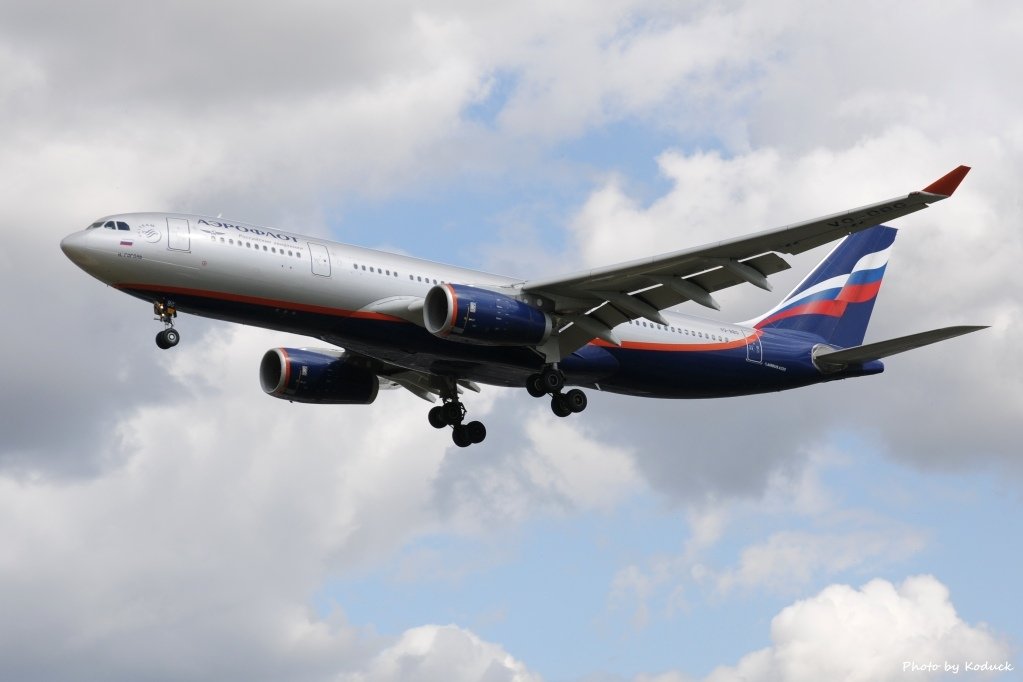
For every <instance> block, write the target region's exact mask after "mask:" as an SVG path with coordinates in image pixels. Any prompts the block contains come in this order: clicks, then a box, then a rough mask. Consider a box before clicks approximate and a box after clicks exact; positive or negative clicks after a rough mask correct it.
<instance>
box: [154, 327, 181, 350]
mask: <svg viewBox="0 0 1023 682" xmlns="http://www.w3.org/2000/svg"><path fill="white" fill-rule="evenodd" d="M180 340H181V335H180V334H178V332H177V330H175V329H174V328H173V327H170V328H167V329H164V330H163V331H162V332H160V333H159V334H157V335H156V345H157V346H159V347H160V348H162V349H163V350H167V349H168V348H173V347H174V346H176V345H178V341H180Z"/></svg>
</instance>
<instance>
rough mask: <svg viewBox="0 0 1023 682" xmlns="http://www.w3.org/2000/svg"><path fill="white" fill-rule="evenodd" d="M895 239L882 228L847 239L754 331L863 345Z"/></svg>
mask: <svg viewBox="0 0 1023 682" xmlns="http://www.w3.org/2000/svg"><path fill="white" fill-rule="evenodd" d="M895 235H896V230H895V229H894V228H891V227H886V226H883V225H878V226H877V227H871V228H869V229H866V230H863V231H862V232H857V233H855V234H852V235H850V236H848V237H846V238H845V239H844V240H842V242H841V243H839V245H838V246H837V247H835V249H834V250H833V251H832V252H831V253H830V254H829V255H828V256H827V257H826V258H825V259H824V260H822V261H821V262H820V264H819V265H818V266H817V267H816V268H814V270H813V272H811V273H810V274H809V275H807V277H806V278H805V279H804V280H803V281H802V282H800V283H799V285H798V286H797V287H796V288H795V289H793V290H792V293H790V294H789V295H788V296H786V297H785V299H784V300H783V301H782V302H781V303H780V304H779V305H778V306H776V307H775V308H773V309H772V310H771V311H770V312H768V313H767V314H765V315H764V316H762V317H761V318H760V319H759V320H757V321H756V322H755V323H754V326H755V327H756V328H757V329H793V330H797V331H801V332H806V333H809V334H814V335H816V336H819V337H821V338H822V339H823V340H824V341H825V342H827V343H830V344H834V345H838V346H843V347H848V346H856V345H859V344H861V343H863V337H864V336H865V335H866V332H867V322H869V321H870V313H871V312H872V311H873V310H874V302H875V301H876V300H877V294H878V291H879V290H880V289H881V280H882V279H883V278H884V272H885V268H886V267H888V256H889V254H890V253H891V250H892V245H893V244H894V243H895Z"/></svg>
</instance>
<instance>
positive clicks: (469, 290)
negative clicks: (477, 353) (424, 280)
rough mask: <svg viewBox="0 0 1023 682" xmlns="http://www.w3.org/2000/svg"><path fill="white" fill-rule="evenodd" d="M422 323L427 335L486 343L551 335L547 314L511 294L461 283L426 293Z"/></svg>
mask: <svg viewBox="0 0 1023 682" xmlns="http://www.w3.org/2000/svg"><path fill="white" fill-rule="evenodd" d="M423 322H424V323H425V324H426V329H427V331H429V332H430V333H431V334H433V335H435V336H439V337H441V338H444V339H448V340H450V341H460V342H462V343H475V344H480V345H486V346H536V345H539V344H541V343H543V342H544V341H546V340H547V338H548V337H549V336H550V335H551V326H552V323H551V318H550V316H549V315H548V314H547V313H545V312H543V311H542V310H539V309H538V308H534V307H533V306H531V305H529V304H527V303H523V302H522V301H519V300H516V299H514V298H512V297H511V296H505V295H504V294H499V293H497V292H496V291H490V290H489V289H480V288H477V287H471V286H466V285H463V284H438V285H437V286H435V287H433V288H432V289H430V290H429V291H428V292H427V293H426V299H425V301H424V303H423Z"/></svg>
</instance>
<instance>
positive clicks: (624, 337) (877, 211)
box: [60, 166, 985, 447]
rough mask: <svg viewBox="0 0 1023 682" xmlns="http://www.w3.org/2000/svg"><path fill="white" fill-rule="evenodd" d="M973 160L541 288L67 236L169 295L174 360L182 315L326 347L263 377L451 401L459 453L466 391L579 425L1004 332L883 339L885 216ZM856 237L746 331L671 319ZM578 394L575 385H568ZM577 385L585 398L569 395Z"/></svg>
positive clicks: (232, 249)
mask: <svg viewBox="0 0 1023 682" xmlns="http://www.w3.org/2000/svg"><path fill="white" fill-rule="evenodd" d="M969 170H970V168H969V167H968V166H959V167H958V168H956V169H955V170H953V171H951V172H950V173H948V174H946V175H945V176H943V177H942V178H940V179H939V180H937V181H935V182H933V183H931V184H930V185H928V186H927V187H925V188H924V189H923V190H920V191H915V192H910V193H909V194H906V195H904V196H900V197H896V198H894V199H887V200H884V201H879V202H875V203H872V204H869V205H866V206H862V207H859V208H854V209H850V210H847V211H843V212H840V213H835V214H832V215H828V216H824V217H821V218H815V219H813V220H809V221H805V222H801V223H796V224H792V225H787V226H784V227H779V228H775V229H770V230H765V231H761V232H757V233H753V234H750V235H747V236H743V237H738V238H733V239H729V240H725V241H720V242H716V243H712V244H708V245H705V246H700V247H696V248H690V249H684V250H680V251H674V252H671V253H665V254H661V255H656V256H652V257H649V258H642V259H638V260H631V261H628V262H624V263H618V264H616V265H610V266H606V267H600V268H593V269H587V270H582V271H579V272H574V273H570V274H567V275H559V276H554V277H540V278H537V279H521V278H514V277H504V276H499V275H494V274H489V273H485V272H478V271H474V270H469V269H465V268H461V267H455V266H451V265H443V264H440V263H436V262H432V261H427V260H421V259H418V258H412V257H409V256H404V255H398V254H394V253H387V252H383V251H378V250H373V249H368V248H363V247H359V246H353V245H347V244H340V243H335V242H332V241H328V240H325V239H319V238H313V237H306V236H302V235H299V234H294V233H291V232H286V231H282V230H277V229H273V228H267V227H260V226H257V225H252V224H248V223H243V222H238V221H233V220H225V219H221V218H220V217H217V218H212V217H208V216H198V215H182V214H177V213H127V214H121V215H112V216H109V217H104V218H101V219H99V220H96V221H95V222H93V223H92V224H90V225H89V227H87V228H86V229H84V230H81V231H78V232H75V233H73V234H71V235H69V236H67V237H66V238H65V239H63V240H62V241H61V243H60V246H61V249H62V250H63V251H64V253H65V254H66V255H67V256H68V258H70V259H71V260H72V261H73V262H74V263H75V264H76V265H78V266H79V267H80V268H82V269H83V270H85V271H86V272H87V273H88V274H90V275H92V276H93V277H95V278H97V279H99V280H100V281H102V282H105V283H106V284H108V285H110V286H112V287H114V288H116V289H119V290H120V291H123V292H124V293H127V294H130V295H132V296H135V297H137V298H140V299H142V300H145V301H147V302H149V303H151V304H152V306H153V311H154V315H155V317H156V319H157V320H158V321H159V322H161V323H162V324H163V329H162V330H161V331H160V332H159V333H158V334H157V336H156V344H157V346H159V347H160V348H162V349H167V348H171V347H173V346H176V345H177V344H178V342H179V340H180V335H179V333H178V331H177V329H176V328H175V327H174V319H175V318H176V316H177V314H178V312H185V313H190V314H194V315H200V316H203V317H209V318H213V319H217V320H225V321H229V322H236V323H240V324H246V325H253V326H257V327H264V328H267V329H274V330H278V331H282V332H290V333H294V334H299V335H304V336H309V337H313V338H316V339H319V340H320V341H323V342H325V343H327V344H330V345H331V348H273V349H270V350H268V351H267V352H266V353H265V354H264V355H263V357H262V359H261V362H260V365H259V381H260V385H261V387H262V389H263V390H264V391H265V392H266V393H268V394H269V395H271V396H274V397H276V398H281V399H284V400H289V401H292V402H299V403H330V404H342V405H352V404H361V405H368V404H370V403H372V402H374V400H375V399H376V398H377V394H378V391H379V390H380V389H381V388H399V387H401V388H405V389H407V390H409V391H410V392H412V393H413V394H415V395H417V396H419V397H421V398H424V399H426V400H428V401H430V402H434V403H436V402H437V399H438V398H439V399H440V404H437V405H435V406H434V407H432V408H431V409H430V410H429V412H428V418H429V419H428V420H429V423H430V424H431V425H432V426H433V427H435V428H437V429H443V428H451V433H452V440H453V441H454V443H455V444H456V445H457V446H459V447H467V446H469V445H471V444H474V443H480V442H482V441H483V440H484V438H485V437H486V427H485V426H484V425H483V424H482V423H481V422H479V421H468V422H466V416H467V410H466V408H465V405H464V403H463V402H462V398H461V396H462V395H463V392H464V390H471V391H476V392H479V391H480V386H479V384H490V385H496V386H506V387H524V388H525V389H526V391H527V392H528V393H529V394H530V395H532V396H534V397H537V398H542V397H545V396H549V397H550V404H551V410H552V411H553V412H554V414H555V415H557V416H559V417H567V416H569V415H571V414H574V413H579V412H582V411H583V410H584V409H586V406H587V396H586V394H585V393H584V392H583V391H582V390H581V389H582V388H587V389H592V390H596V391H606V392H610V393H619V394H626V395H631V396H643V397H653V398H711V397H725V396H739V395H748V394H755V393H766V392H773V391H781V390H787V389H792V388H797V387H801V386H808V385H811V384H817V383H821V382H827V381H836V380H839V379H847V378H852V377H859V376H866V375H872V374H877V373H880V372H882V371H883V370H884V365H883V363H882V362H881V359H882V358H885V357H888V356H890V355H894V354H896V353H901V352H903V351H907V350H911V349H914V348H919V347H921V346H925V345H928V344H932V343H936V342H938V341H943V340H946V339H950V338H953V337H955V336H959V335H961V334H967V333H970V332H974V331H977V330H979V329H984V328H985V327H983V326H954V327H946V328H942V329H935V330H931V331H926V332H922V333H917V334H911V335H909V336H902V337H899V338H894V339H889V340H886V341H880V342H875V343H868V344H864V343H863V340H864V336H865V333H866V329H867V323H868V321H869V319H870V314H871V312H872V310H873V307H874V302H875V301H876V298H877V294H878V289H879V288H880V285H881V281H882V278H883V276H884V273H885V268H886V265H887V262H888V256H889V254H890V252H891V249H892V245H893V242H894V240H895V235H896V230H895V229H894V228H892V227H889V226H886V225H881V224H880V223H881V222H882V221H885V222H887V221H890V220H893V219H895V218H899V217H901V216H905V215H907V214H910V213H913V212H916V211H919V210H921V209H924V208H926V207H927V206H928V205H930V204H933V203H935V202H937V201H941V200H942V199H945V198H947V197H949V196H951V195H952V193H953V192H954V191H955V190H956V188H957V187H958V186H959V184H960V183H961V182H962V180H963V178H964V177H965V176H966V174H967V172H968V171H969ZM838 240H841V241H839V243H838V245H837V246H836V247H834V248H833V250H832V251H831V252H830V253H829V254H828V255H827V256H825V257H824V258H823V260H821V261H820V263H819V264H818V265H817V266H816V267H815V268H814V269H813V270H812V271H811V272H810V274H809V275H807V276H806V277H805V278H804V279H803V280H802V281H801V282H800V283H799V284H798V285H797V286H796V287H795V288H794V289H793V290H792V292H791V293H789V294H788V295H787V296H786V297H785V298H784V299H783V300H782V301H781V302H780V303H778V305H776V306H774V307H773V308H771V309H770V310H768V311H767V312H766V313H764V314H763V315H760V316H759V317H757V318H755V319H752V320H749V321H746V322H739V323H728V322H721V321H718V320H714V319H707V318H703V317H697V316H693V315H689V314H684V313H681V312H678V311H674V310H670V309H671V308H674V307H676V306H678V305H680V304H682V303H685V302H687V301H691V302H693V303H696V304H698V305H701V306H704V307H707V308H711V309H715V310H719V309H720V305H719V304H718V302H717V301H716V300H715V299H714V297H713V296H712V294H713V293H714V292H716V291H719V290H721V289H725V288H728V287H732V286H735V285H739V284H751V285H753V286H756V287H760V288H761V289H765V290H768V291H770V290H771V289H772V286H771V283H770V282H768V277H769V276H771V275H774V274H776V273H778V272H781V271H782V270H786V269H788V268H789V267H790V265H789V263H788V262H787V261H786V260H785V259H784V258H782V255H781V254H788V255H796V254H800V253H803V252H805V251H808V250H810V249H813V248H816V247H819V246H822V245H824V244H827V243H831V242H835V241H838ZM569 386H572V387H574V388H567V387H569ZM566 389H567V390H566Z"/></svg>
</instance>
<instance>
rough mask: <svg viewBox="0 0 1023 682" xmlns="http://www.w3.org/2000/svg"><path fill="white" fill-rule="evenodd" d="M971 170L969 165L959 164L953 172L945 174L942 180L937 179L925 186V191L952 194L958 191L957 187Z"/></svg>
mask: <svg viewBox="0 0 1023 682" xmlns="http://www.w3.org/2000/svg"><path fill="white" fill-rule="evenodd" d="M969 172H970V167H969V166H959V168H956V169H955V170H954V171H952V172H951V173H949V174H947V175H945V176H944V177H942V178H941V179H940V180H935V181H934V182H932V183H931V184H929V185H927V187H924V191H925V192H927V193H928V194H937V195H939V196H943V197H950V196H952V192H955V191H956V187H958V186H959V183H960V182H962V181H963V178H965V177H966V174H967V173H969Z"/></svg>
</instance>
